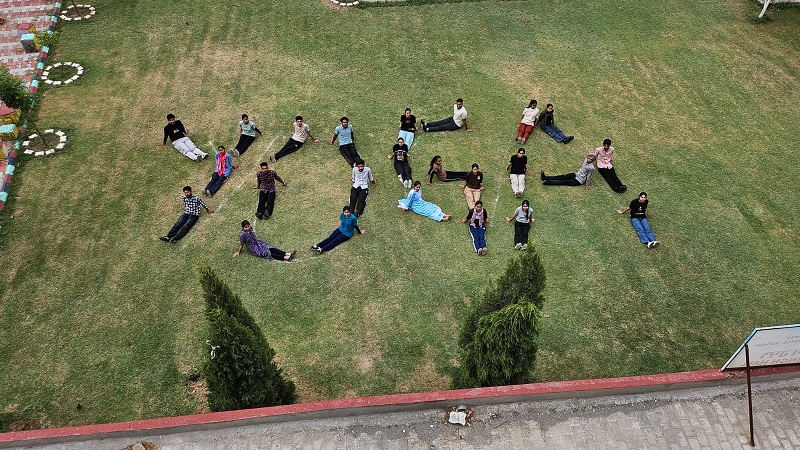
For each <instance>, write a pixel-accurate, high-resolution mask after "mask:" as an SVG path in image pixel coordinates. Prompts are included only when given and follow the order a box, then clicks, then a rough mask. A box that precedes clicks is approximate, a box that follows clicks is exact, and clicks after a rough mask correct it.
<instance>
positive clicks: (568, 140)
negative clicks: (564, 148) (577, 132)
mask: <svg viewBox="0 0 800 450" xmlns="http://www.w3.org/2000/svg"><path fill="white" fill-rule="evenodd" d="M573 139H575V136H567V137H566V139H564V143H565V144H569V143H570V141H571V140H573Z"/></svg>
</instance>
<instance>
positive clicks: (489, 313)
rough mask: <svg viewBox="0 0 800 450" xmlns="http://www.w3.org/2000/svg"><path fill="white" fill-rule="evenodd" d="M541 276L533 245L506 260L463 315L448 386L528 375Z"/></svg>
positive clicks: (504, 381) (541, 301)
mask: <svg viewBox="0 0 800 450" xmlns="http://www.w3.org/2000/svg"><path fill="white" fill-rule="evenodd" d="M544 282H545V275H544V268H543V266H542V262H541V260H540V259H539V255H538V254H537V253H536V249H535V248H534V246H533V245H531V246H530V247H528V249H527V250H526V251H525V252H524V253H523V254H522V256H520V257H519V258H514V259H512V260H511V261H510V262H509V263H508V266H507V268H506V272H505V273H504V274H503V275H502V276H501V277H500V278H499V279H498V280H497V283H496V284H494V285H493V286H491V287H490V288H488V289H487V290H486V293H485V294H484V297H483V299H482V300H481V301H480V302H478V303H476V304H475V305H474V306H473V307H472V309H471V310H470V312H469V314H468V315H467V318H466V320H465V321H464V325H463V327H462V329H461V335H460V338H459V346H460V347H461V366H460V367H458V368H457V369H456V371H455V374H454V376H453V382H452V387H453V388H456V389H460V388H468V387H479V386H480V387H485V386H501V385H507V384H520V383H528V382H530V381H532V377H531V373H532V371H533V367H534V364H535V362H536V350H537V341H538V337H539V328H538V319H539V311H540V308H541V306H542V305H543V304H544V297H543V296H542V291H543V290H544Z"/></svg>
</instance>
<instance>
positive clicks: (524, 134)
mask: <svg viewBox="0 0 800 450" xmlns="http://www.w3.org/2000/svg"><path fill="white" fill-rule="evenodd" d="M167 122H168V123H167V125H166V126H165V127H164V140H163V142H162V145H165V144H166V141H167V140H170V141H171V142H172V145H173V147H175V149H176V150H178V151H179V152H180V153H182V154H184V155H185V156H187V157H188V158H190V159H192V160H195V161H202V160H204V159H205V158H207V156H208V154H206V153H205V152H203V151H202V150H200V149H199V148H198V147H197V146H196V145H195V144H194V143H193V142H192V141H191V139H189V137H188V136H187V134H188V131H187V130H186V128H185V127H184V126H183V124H182V123H181V121H180V120H176V118H175V116H174V115H173V114H168V115H167ZM420 124H421V127H419V128H418V127H417V119H416V117H415V116H414V115H413V114H412V112H411V109H410V108H406V110H405V111H404V112H403V114H402V115H401V116H400V132H399V134H398V138H397V144H395V145H394V146H393V148H392V152H391V153H390V154H389V155H388V159H390V160H392V161H393V165H394V169H395V172H396V173H397V178H398V180H399V181H400V182H401V183H402V184H403V186H404V187H405V188H407V189H409V192H408V195H407V196H406V197H405V198H402V199H400V200H398V207H399V208H400V209H402V210H404V211H413V212H415V213H417V214H420V215H422V216H425V217H429V218H431V219H433V220H436V221H441V222H446V221H448V220H449V219H450V217H451V216H450V215H449V214H445V213H444V212H443V211H442V209H441V208H440V207H439V206H438V205H436V204H434V203H431V202H428V201H425V200H424V199H423V198H422V189H421V188H422V183H421V182H420V181H419V180H417V181H414V180H413V178H412V170H411V166H410V164H409V149H410V148H411V146H412V145H413V143H414V138H415V135H416V133H417V132H418V131H419V130H420V129H421V130H422V131H423V132H435V131H454V130H459V129H461V128H464V129H466V131H468V132H470V131H472V129H471V128H469V127H468V125H467V110H466V108H464V102H463V100H462V99H461V98H459V99H457V100H456V102H455V104H454V105H453V115H452V116H450V117H448V118H446V119H443V120H439V121H435V122H426V121H424V120H421V121H420ZM536 126H539V127H540V129H541V130H542V131H544V132H545V133H546V134H547V135H548V136H550V137H551V138H553V140H555V141H556V142H559V143H564V144H567V143H569V142H570V141H572V140H573V138H574V136H571V135H566V134H564V133H563V132H562V131H561V130H560V129H559V128H558V127H557V126H556V124H555V120H554V108H553V105H552V104H547V106H546V108H545V110H544V111H542V112H540V111H539V109H538V107H537V101H536V100H531V101H530V103H529V104H528V106H527V107H525V108H524V109H523V113H522V118H521V119H520V121H519V126H518V129H517V137H516V139H515V140H516V142H517V143H518V144H520V145H523V144H525V143H526V142H527V140H528V138H529V136H530V134H531V133H532V131H533V130H534V128H535V127H536ZM292 128H293V129H292V133H291V135H290V137H289V140H288V141H287V142H286V144H285V145H284V146H283V147H282V148H281V149H280V150H279V151H278V152H276V153H274V154H271V155H269V160H270V161H271V162H273V163H275V162H277V161H278V160H279V159H281V158H283V157H285V156H287V155H289V154H291V153H294V152H296V151H297V150H299V149H300V148H301V147H302V146H303V145H304V144H305V142H306V140H308V139H309V138H310V139H311V140H312V141H313V142H315V143H319V142H320V139H318V138H316V137H314V135H313V134H312V133H311V130H310V127H309V126H308V124H306V123H305V122H304V121H303V117H302V116H296V117H295V121H294V123H293V127H292ZM239 129H240V131H241V134H240V137H239V141H238V142H237V144H236V146H235V147H234V148H233V149H232V150H231V152H230V153H229V152H227V151H226V149H225V147H224V146H219V147H218V148H217V151H216V153H215V155H214V164H215V165H214V170H213V171H212V174H211V178H210V179H209V182H208V184H207V185H206V187H205V188H204V189H203V194H205V195H207V196H213V195H214V194H216V193H217V191H219V189H220V188H221V186H222V185H223V183H225V181H226V180H227V178H228V176H229V175H230V172H231V170H233V169H234V168H236V167H238V166H235V165H234V164H233V160H232V158H231V153H232V154H233V155H234V156H237V157H238V156H240V155H242V154H244V153H245V152H246V151H247V149H248V148H249V147H250V145H251V144H252V143H253V142H254V141H255V139H256V133H258V134H259V135H263V133H262V132H261V130H259V129H258V127H257V126H256V124H255V123H254V122H253V121H251V120H250V119H249V117H248V116H247V114H243V115H242V120H241V121H240V122H239ZM337 141H338V144H339V151H340V153H341V155H342V157H343V158H344V159H345V161H346V162H347V164H348V167H350V168H351V182H352V185H351V189H350V201H349V204H348V205H347V206H345V207H344V208H343V209H342V212H341V213H340V215H339V222H340V225H339V226H338V227H337V228H336V229H334V230H333V232H332V233H331V234H330V235H329V236H328V237H327V238H326V239H324V240H322V241H320V242H319V243H317V244H314V245H312V246H311V249H312V250H313V251H315V252H317V253H322V252H324V251H330V250H332V249H333V248H335V247H336V246H338V245H339V244H341V243H343V242H345V241H347V240H348V239H350V238H351V237H352V236H353V235H354V234H355V233H358V234H364V232H365V230H363V229H361V228H359V226H358V218H359V217H360V216H361V215H362V214H363V213H364V209H365V208H366V204H367V198H368V196H369V184H370V183H372V184H375V183H377V180H376V178H375V177H374V175H373V174H372V170H371V169H370V168H369V167H368V166H366V164H365V162H364V160H363V159H362V158H361V156H360V155H359V154H358V151H357V150H356V146H355V133H354V131H353V125H352V124H351V123H350V120H349V119H348V118H347V117H342V118H341V119H340V125H338V126H336V128H335V129H334V134H333V137H332V138H331V139H330V141H329V142H328V144H330V145H334V143H336V142H337ZM613 154H614V147H612V146H611V140H610V139H605V140H604V141H603V145H602V146H600V147H597V148H596V149H595V150H594V151H593V152H589V153H588V154H587V155H586V157H585V158H584V160H583V161H582V164H581V167H580V168H579V169H578V171H577V172H575V173H568V174H564V175H551V176H548V175H546V174H545V173H544V171H541V172H540V177H541V181H542V184H543V185H567V186H580V185H584V186H585V187H586V189H591V178H592V174H593V173H594V170H595V169H594V164H595V162H596V164H597V170H598V171H599V172H600V174H601V175H602V176H603V178H604V179H605V180H606V182H607V183H608V185H609V187H611V189H612V190H614V191H615V192H618V193H623V192H625V191H626V190H627V186H626V185H624V184H623V183H622V182H621V181H620V179H619V177H618V176H617V174H616V171H615V170H614V167H613V165H612V162H611V160H612V155H613ZM479 169H480V168H479V166H478V164H472V167H471V170H470V171H467V172H453V171H449V172H448V171H445V170H444V167H443V161H442V157H441V156H440V155H436V156H434V157H433V158H432V159H431V161H430V165H429V169H428V175H429V178H428V181H427V183H426V184H427V185H430V184H431V183H432V182H433V179H434V177H436V178H438V179H439V181H441V182H449V181H463V183H462V184H461V185H460V187H461V188H462V189H463V193H464V198H465V200H466V203H467V208H468V213H467V215H466V217H464V218H463V219H462V222H463V223H465V224H468V230H469V232H470V236H471V238H472V242H473V247H474V249H475V252H476V254H477V255H479V256H485V255H486V254H487V245H486V226H487V224H488V223H489V216H488V213H487V211H486V209H485V208H484V207H483V202H482V201H481V200H480V197H481V192H482V191H483V186H482V184H483V173H482V172H481V171H480V170H479ZM506 170H507V171H508V172H509V176H510V183H511V188H512V192H513V193H514V196H515V197H517V198H520V197H522V196H523V193H524V191H525V176H526V174H527V172H528V166H527V156H526V155H525V149H524V148H522V147H520V148H519V149H518V150H517V152H516V153H515V154H514V155H512V156H511V158H510V160H509V163H508V165H507V166H506ZM276 181H277V182H280V183H281V184H282V185H283V186H286V185H287V184H286V182H285V181H283V180H282V179H281V178H280V177H279V176H278V174H277V173H276V171H275V170H274V169H271V168H270V167H269V163H267V162H262V163H261V164H260V170H259V171H258V172H257V173H256V188H257V189H258V190H259V197H258V204H257V208H256V217H257V218H258V219H269V217H270V216H271V215H272V213H273V209H274V204H275V193H276V189H275V182H276ZM181 200H182V201H183V203H184V212H183V214H181V216H180V217H179V218H178V220H177V221H176V223H175V225H174V226H173V227H172V229H171V230H170V231H169V232H168V233H167V234H166V235H164V236H161V237H160V238H159V239H161V240H163V241H167V242H172V243H174V242H176V241H178V240H180V239H181V238H182V237H183V236H185V235H186V233H187V232H188V231H189V230H190V229H191V228H192V227H193V226H194V224H195V223H196V222H197V219H198V218H199V215H200V208H201V207H202V208H204V209H206V211H207V212H208V213H213V212H214V211H213V210H211V209H209V208H208V206H207V205H206V204H205V202H204V201H203V200H202V199H201V198H199V197H197V196H195V195H193V194H192V189H191V187H190V186H185V187H184V188H183V195H182V196H181ZM647 204H648V200H647V194H646V193H645V192H642V193H640V195H639V196H638V197H637V198H636V199H634V200H633V201H631V203H630V205H629V206H628V207H627V208H625V209H618V210H616V212H617V213H619V214H624V213H626V212H628V211H630V215H631V224H632V226H633V228H634V229H635V230H636V232H637V234H638V236H639V239H640V241H641V242H642V243H643V244H646V246H647V247H648V248H653V247H655V246H657V245H658V244H659V242H658V241H657V240H656V239H655V237H654V236H653V233H652V230H651V229H650V226H649V224H648V222H647V218H646V215H645V212H646V210H647ZM505 219H506V221H508V222H511V221H513V222H514V248H515V249H518V250H525V249H526V248H527V243H528V235H529V230H530V226H531V223H533V222H535V221H536V219H535V218H534V217H533V210H532V208H531V206H530V202H529V201H528V200H523V201H522V204H521V205H520V206H519V207H517V208H516V210H515V211H514V213H513V214H512V215H511V216H509V217H506V218H505ZM241 226H242V230H241V232H240V239H239V241H240V245H239V249H238V250H237V251H236V252H235V253H234V255H233V256H234V257H236V256H239V254H240V253H241V251H242V250H243V249H244V248H247V250H248V252H249V253H250V254H252V255H254V256H258V257H262V258H265V259H270V260H271V259H276V260H283V261H290V260H292V259H293V258H294V257H295V256H296V254H297V250H292V251H291V252H284V251H282V250H279V249H277V248H275V247H273V246H271V245H269V244H267V243H265V242H264V241H261V240H260V239H258V237H257V236H256V235H255V232H254V231H253V228H252V226H251V224H250V222H249V221H247V220H244V221H242V223H241Z"/></svg>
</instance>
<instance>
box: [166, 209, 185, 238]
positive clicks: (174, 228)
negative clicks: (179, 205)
mask: <svg viewBox="0 0 800 450" xmlns="http://www.w3.org/2000/svg"><path fill="white" fill-rule="evenodd" d="M189 216H191V214H189V213H183V214H181V215H180V217H178V220H176V221H175V225H173V226H172V228H170V230H169V232H167V238H169V239H172V238H174V237H175V235H176V234H178V231H179V230H180V229H181V227H183V225H184V224H185V223H186V221H187V220H189Z"/></svg>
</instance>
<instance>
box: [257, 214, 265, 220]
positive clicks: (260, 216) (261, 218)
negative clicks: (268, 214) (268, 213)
mask: <svg viewBox="0 0 800 450" xmlns="http://www.w3.org/2000/svg"><path fill="white" fill-rule="evenodd" d="M256 219H259V220H263V219H264V216H262V215H261V214H258V213H256Z"/></svg>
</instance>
